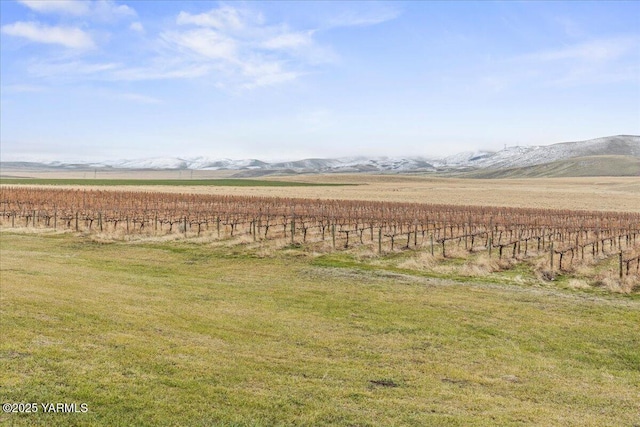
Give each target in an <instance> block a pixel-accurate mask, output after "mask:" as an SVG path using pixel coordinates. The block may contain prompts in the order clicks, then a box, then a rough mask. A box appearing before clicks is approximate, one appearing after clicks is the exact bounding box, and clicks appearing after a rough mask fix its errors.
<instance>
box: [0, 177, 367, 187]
mask: <svg viewBox="0 0 640 427" xmlns="http://www.w3.org/2000/svg"><path fill="white" fill-rule="evenodd" d="M0 184H6V185H17V184H28V185H91V186H103V185H170V186H202V185H205V186H206V185H208V186H225V187H317V186H341V185H355V184H319V183H310V182H294V181H268V180H260V179H233V178H229V179H53V178H52V179H48V178H2V179H0Z"/></svg>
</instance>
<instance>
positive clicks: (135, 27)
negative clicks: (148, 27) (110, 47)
mask: <svg viewBox="0 0 640 427" xmlns="http://www.w3.org/2000/svg"><path fill="white" fill-rule="evenodd" d="M129 29H130V30H132V31H135V32H136V33H144V26H143V25H142V23H141V22H138V21H136V22H132V23H131V25H129Z"/></svg>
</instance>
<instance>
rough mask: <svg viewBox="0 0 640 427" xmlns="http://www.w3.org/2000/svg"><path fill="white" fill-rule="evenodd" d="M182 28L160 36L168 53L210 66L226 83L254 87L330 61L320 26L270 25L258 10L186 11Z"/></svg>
mask: <svg viewBox="0 0 640 427" xmlns="http://www.w3.org/2000/svg"><path fill="white" fill-rule="evenodd" d="M176 24H177V28H175V29H173V30H171V31H165V32H163V33H162V34H161V35H160V38H161V40H162V41H163V43H164V46H165V48H166V49H167V50H168V52H167V54H168V55H169V56H170V57H172V58H175V57H176V54H178V55H177V56H178V57H181V58H183V59H184V61H185V65H187V66H189V67H193V65H194V63H195V64H201V65H207V66H208V67H209V70H210V71H211V72H213V73H215V74H214V75H212V76H211V77H213V78H215V79H217V80H218V81H217V85H218V86H221V87H230V86H232V87H236V88H245V89H252V88H256V87H262V86H271V85H276V84H281V83H284V82H288V81H292V80H295V79H297V78H298V77H299V76H301V75H304V74H305V73H307V72H308V71H309V67H311V66H313V65H317V64H320V63H323V62H325V63H326V62H327V61H330V60H331V58H332V55H331V54H330V52H329V49H328V48H325V47H322V46H320V45H319V44H318V43H317V42H316V41H315V40H314V38H313V36H314V30H293V29H291V28H290V27H289V26H288V25H286V24H270V23H268V22H267V20H266V19H265V17H264V16H263V15H262V14H261V13H259V12H256V11H253V10H250V9H245V8H235V7H231V6H228V5H223V6H221V7H219V8H216V9H212V10H209V11H207V12H204V13H200V14H190V13H187V12H184V11H183V12H180V13H179V14H178V16H177V18H176Z"/></svg>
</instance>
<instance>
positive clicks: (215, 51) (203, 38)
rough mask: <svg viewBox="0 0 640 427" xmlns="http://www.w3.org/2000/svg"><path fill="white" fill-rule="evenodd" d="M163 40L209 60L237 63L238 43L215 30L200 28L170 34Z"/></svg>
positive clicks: (165, 35)
mask: <svg viewBox="0 0 640 427" xmlns="http://www.w3.org/2000/svg"><path fill="white" fill-rule="evenodd" d="M162 38H163V40H165V41H166V42H168V43H170V44H172V45H174V46H176V47H178V48H180V49H182V50H184V49H187V50H188V51H191V52H194V53H196V54H198V55H200V56H203V57H205V58H209V59H224V60H227V61H235V56H236V42H235V41H234V40H233V39H232V38H230V37H227V36H225V35H224V34H221V33H219V32H217V31H215V30H211V29H208V28H198V29H194V30H189V31H183V32H177V31H176V32H169V33H165V34H163V35H162Z"/></svg>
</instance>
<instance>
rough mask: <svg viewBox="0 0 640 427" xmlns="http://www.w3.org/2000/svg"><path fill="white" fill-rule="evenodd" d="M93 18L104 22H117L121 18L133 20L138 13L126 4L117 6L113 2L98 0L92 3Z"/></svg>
mask: <svg viewBox="0 0 640 427" xmlns="http://www.w3.org/2000/svg"><path fill="white" fill-rule="evenodd" d="M91 14H92V16H93V17H95V18H97V19H100V20H103V21H115V20H118V19H121V18H133V17H135V16H137V14H136V11H135V10H133V9H132V8H130V7H129V6H127V5H124V4H121V5H119V4H116V3H115V2H114V1H111V0H98V1H95V2H92V3H91Z"/></svg>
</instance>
